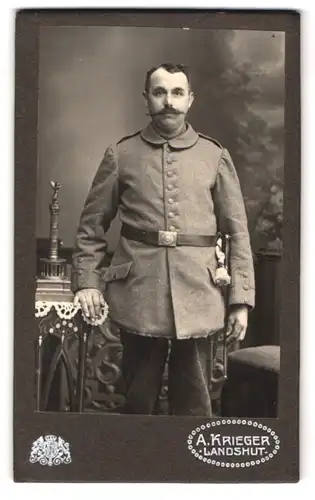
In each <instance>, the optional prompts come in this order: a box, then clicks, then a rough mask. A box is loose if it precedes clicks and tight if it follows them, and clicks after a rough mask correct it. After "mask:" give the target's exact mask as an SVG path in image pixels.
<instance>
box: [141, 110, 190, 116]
mask: <svg viewBox="0 0 315 500" xmlns="http://www.w3.org/2000/svg"><path fill="white" fill-rule="evenodd" d="M182 114H184V113H183V112H182V111H179V110H178V109H175V108H163V109H162V110H161V111H157V112H156V113H149V112H147V115H149V116H163V115H182Z"/></svg>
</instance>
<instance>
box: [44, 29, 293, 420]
mask: <svg viewBox="0 0 315 500" xmlns="http://www.w3.org/2000/svg"><path fill="white" fill-rule="evenodd" d="M284 42H285V36H284V33H282V32H271V31H250V30H232V29H229V30H211V29H188V28H187V29H182V28H168V29H165V28H162V27H159V28H153V27H141V28H136V27H123V26H98V27H96V26H74V27H68V26H55V27H54V26H49V27H45V28H43V29H42V30H41V36H40V67H39V69H40V71H39V127H38V137H39V149H38V158H39V160H38V198H37V237H38V238H39V241H40V239H41V238H45V237H46V236H47V228H48V227H49V223H50V222H49V210H47V206H48V205H49V203H51V186H50V183H49V180H51V179H54V180H57V181H58V182H60V184H61V186H62V189H61V190H60V196H59V198H60V207H61V210H60V224H59V231H60V239H61V240H62V245H63V249H64V250H63V251H64V255H67V256H68V257H67V259H68V263H69V264H70V265H69V277H70V274H71V282H72V291H73V293H74V301H75V302H76V303H77V304H80V305H81V308H82V311H83V313H84V314H85V315H86V316H87V315H89V318H90V319H93V318H96V317H97V316H98V315H99V313H100V308H101V307H102V305H103V304H104V303H106V304H107V305H108V317H107V319H106V322H105V323H106V324H104V325H101V326H95V327H93V328H94V330H93V331H94V332H95V335H98V333H97V332H98V331H100V330H101V329H103V330H102V332H104V335H102V339H103V340H102V342H104V343H105V344H104V345H106V343H108V344H109V345H108V349H109V350H108V359H107V358H106V359H107V364H105V365H104V370H108V369H110V368H108V367H109V364H108V363H113V364H114V365H115V367H114V369H115V374H117V376H116V375H115V377H116V378H115V380H116V379H117V380H118V376H119V377H120V378H119V383H118V382H117V384H116V382H115V384H116V385H115V387H114V388H112V389H111V390H112V391H113V390H114V391H115V390H116V391H117V394H118V395H119V405H118V406H119V408H118V406H117V405H116V406H117V410H118V412H119V413H120V412H123V413H126V414H148V415H151V414H157V413H158V414H159V413H160V412H161V408H160V407H159V404H160V403H161V394H162V398H163V401H162V402H163V405H164V402H165V403H166V400H167V405H166V406H165V407H163V408H165V413H167V412H169V413H170V414H171V415H200V416H203V415H204V416H210V415H213V414H214V415H215V414H216V407H215V402H216V397H217V394H216V392H215V391H216V388H213V387H211V383H209V381H211V373H213V369H214V370H216V366H215V363H212V358H215V357H216V361H217V360H218V356H219V355H220V356H221V354H222V351H221V350H220V349H221V346H220V343H218V342H217V339H218V336H219V335H222V332H223V331H224V332H225V334H226V339H227V343H228V349H229V350H230V349H231V348H232V349H234V347H233V346H238V347H239V348H241V349H244V347H245V348H246V347H251V346H257V345H258V346H263V345H267V344H274V345H275V344H278V343H279V338H278V335H279V328H278V322H279V321H278V311H279V307H280V304H279V293H280V292H279V291H280V286H281V274H280V273H279V271H278V267H279V266H278V264H279V263H280V261H281V250H282V238H281V228H282V199H283V170H284V168H283V151H284V55H285V43H284ZM224 234H227V235H229V236H230V240H229V258H228V262H227V261H224V259H223V260H222V252H221V251H220V250H223V251H224V248H223V246H224V245H223V246H222V248H220V246H219V245H218V243H219V242H220V235H224ZM221 243H222V239H221ZM41 256H42V255H41ZM257 266H258V267H257ZM226 267H228V269H226ZM257 269H258V273H257ZM229 279H230V281H229ZM222 285H223V286H222ZM226 291H227V292H228V293H226ZM227 296H228V297H227ZM95 323H96V325H98V324H99V322H98V321H96V322H95ZM98 328H99V330H97V329H98ZM111 328H112V331H113V335H114V336H115V335H116V333H117V332H119V339H118V340H117V341H116V340H115V342H116V344H115V345H117V342H120V344H121V345H119V346H117V349H118V348H119V349H121V348H122V349H121V350H120V351H119V355H117V356H116V347H115V345H112V344H111V342H112V343H113V341H111V340H110V337H108V335H107V333H106V332H107V329H109V330H110V329H111ZM108 338H109V340H107V339H108ZM115 338H116V337H115ZM212 341H213V342H212ZM93 342H94V337H93V336H91V337H90V343H91V345H92V346H93V348H94V344H93ZM102 345H103V344H102ZM95 346H96V347H95V349H94V350H97V349H99V347H97V345H96V344H95ZM97 352H98V351H97ZM217 353H219V354H217ZM89 355H90V356H91V357H92V358H93V356H95V354H94V351H91V353H90V354H89ZM100 355H101V354H98V356H100ZM93 359H94V358H93ZM220 360H222V358H220ZM211 365H213V366H211ZM228 366H229V367H231V365H230V363H229V364H228ZM106 367H107V368H106ZM229 373H231V371H230V369H228V374H229ZM90 376H91V374H90V372H89V373H88V374H87V380H86V383H87V385H88V384H90V378H89V377H90ZM93 376H94V377H95V376H97V377H98V379H97V381H99V379H101V377H100V376H99V373H98V372H97V373H96V375H95V374H94V375H93ZM93 380H94V379H93ZM104 380H105V379H104ZM166 380H167V386H165V381H166ZM228 380H229V381H230V382H232V378H231V377H228ZM100 384H101V389H102V390H103V389H104V387H103V386H104V381H103V378H102V379H101V380H100ZM102 384H103V385H102ZM93 387H94V386H93ZM165 388H166V389H167V390H166V391H165V390H164V389H165ZM101 389H100V390H101ZM104 390H107V388H106V387H105V389H104ZM121 390H123V393H122V392H121ZM240 390H241V389H240ZM161 391H162V392H161ZM120 395H121V396H123V398H122V399H121V398H120ZM166 396H167V398H166ZM211 396H213V398H212V399H211ZM91 398H92V399H93V400H94V399H95V400H96V401H99V400H100V398H101V393H99V394H98V393H94V392H93V393H92V396H91ZM120 401H122V404H120ZM116 406H115V408H116ZM105 410H106V409H105ZM163 411H164V410H162V412H163ZM165 413H164V414H165Z"/></svg>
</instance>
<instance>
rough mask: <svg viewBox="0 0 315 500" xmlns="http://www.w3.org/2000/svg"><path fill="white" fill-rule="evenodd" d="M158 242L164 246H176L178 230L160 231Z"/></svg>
mask: <svg viewBox="0 0 315 500" xmlns="http://www.w3.org/2000/svg"><path fill="white" fill-rule="evenodd" d="M158 234H159V238H158V244H159V246H164V247H176V242H177V232H176V231H159V233H158Z"/></svg>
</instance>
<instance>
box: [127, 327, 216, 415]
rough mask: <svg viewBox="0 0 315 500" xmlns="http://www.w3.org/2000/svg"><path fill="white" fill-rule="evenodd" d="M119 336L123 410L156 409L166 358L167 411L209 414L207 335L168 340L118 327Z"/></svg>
mask: <svg viewBox="0 0 315 500" xmlns="http://www.w3.org/2000/svg"><path fill="white" fill-rule="evenodd" d="M120 338H121V343H122V346H123V357H122V373H123V377H124V382H125V406H124V413H127V414H145V415H152V414H154V413H155V412H156V407H157V402H158V398H159V394H160V390H161V386H162V378H163V373H164V369H165V363H166V361H167V359H168V407H169V414H170V415H194V416H207V417H210V416H211V415H212V408H211V394H210V383H211V373H212V366H213V359H214V357H213V353H214V345H215V343H214V342H213V343H212V345H211V340H210V337H207V338H204V337H203V338H189V339H183V340H182V339H181V340H179V339H177V338H174V339H171V340H168V339H166V338H160V337H159V338H157V337H149V336H143V335H136V334H134V333H130V332H127V331H125V330H122V329H120ZM168 355H169V357H168Z"/></svg>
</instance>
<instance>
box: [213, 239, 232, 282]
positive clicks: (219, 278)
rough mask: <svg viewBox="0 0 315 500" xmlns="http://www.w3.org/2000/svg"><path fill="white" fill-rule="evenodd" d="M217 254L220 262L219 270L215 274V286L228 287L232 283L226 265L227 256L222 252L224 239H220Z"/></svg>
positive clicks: (216, 248)
mask: <svg viewBox="0 0 315 500" xmlns="http://www.w3.org/2000/svg"><path fill="white" fill-rule="evenodd" d="M215 253H216V257H217V260H218V268H217V269H216V272H215V278H214V281H215V284H216V285H217V286H219V287H221V286H228V285H229V284H230V283H231V276H230V275H229V273H228V271H227V268H226V265H225V254H224V252H222V238H218V240H217V244H216V247H215Z"/></svg>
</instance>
